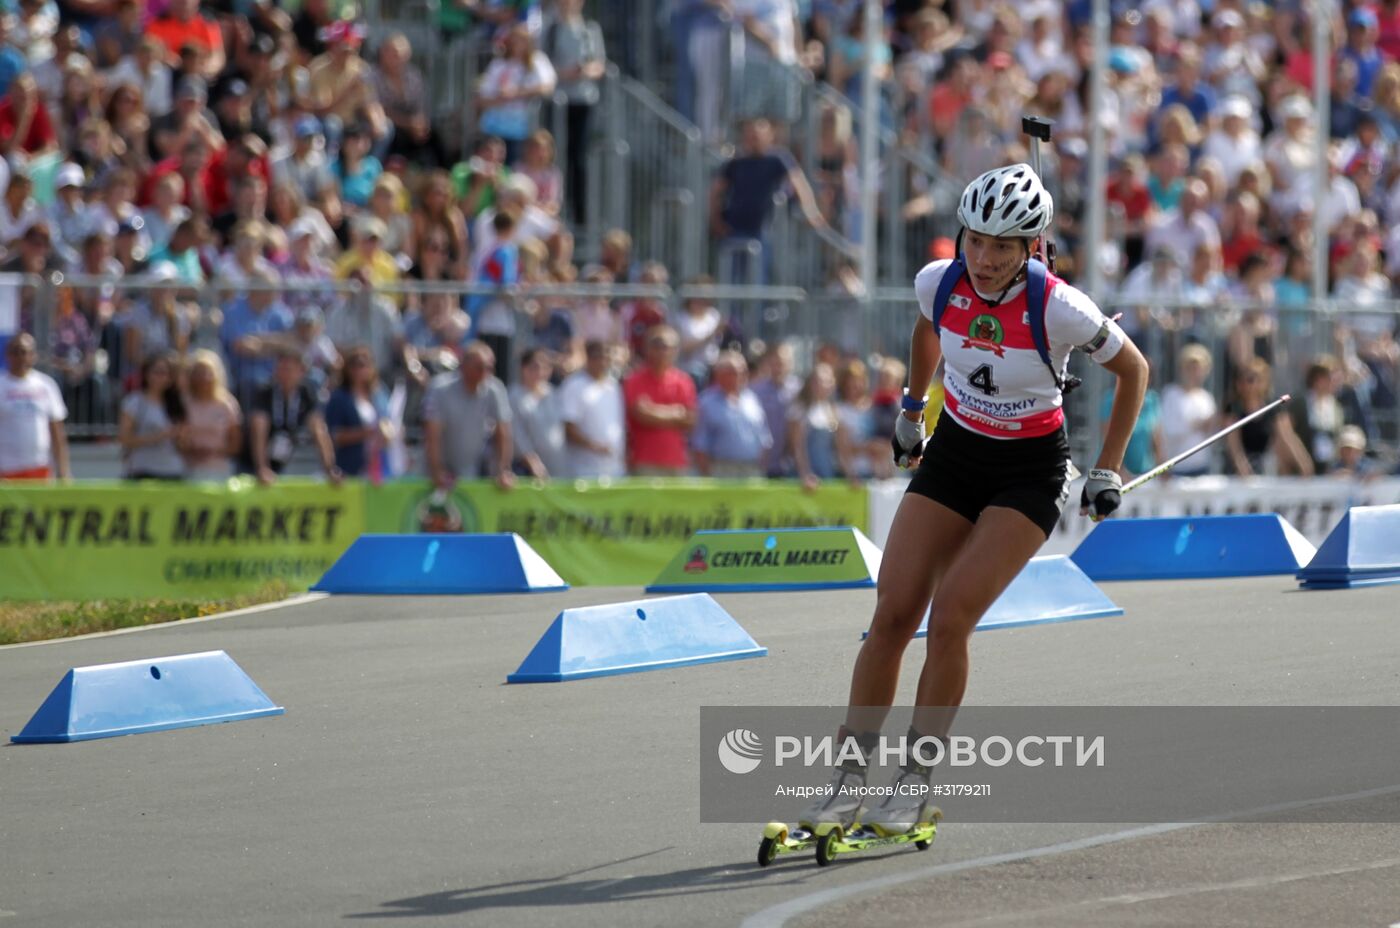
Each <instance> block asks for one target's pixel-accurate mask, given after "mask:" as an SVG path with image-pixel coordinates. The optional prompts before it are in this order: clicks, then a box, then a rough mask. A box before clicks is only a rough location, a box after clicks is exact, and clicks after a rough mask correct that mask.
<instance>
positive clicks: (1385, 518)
mask: <svg viewBox="0 0 1400 928" xmlns="http://www.w3.org/2000/svg"><path fill="white" fill-rule="evenodd" d="M1298 579H1299V580H1300V581H1302V583H1301V585H1302V587H1303V589H1305V590H1333V589H1346V588H1349V587H1355V586H1378V585H1380V584H1383V583H1400V504H1397V505H1392V506H1353V507H1352V508H1351V509H1348V510H1347V513H1346V515H1344V516H1342V521H1340V522H1338V523H1337V527H1336V528H1334V529H1332V534H1330V535H1328V536H1327V538H1326V540H1324V541H1323V542H1322V547H1320V548H1318V549H1317V555H1316V556H1315V557H1314V558H1313V559H1312V560H1311V561H1309V562H1308V565H1307V566H1306V567H1304V568H1303V569H1302V570H1300V571H1298Z"/></svg>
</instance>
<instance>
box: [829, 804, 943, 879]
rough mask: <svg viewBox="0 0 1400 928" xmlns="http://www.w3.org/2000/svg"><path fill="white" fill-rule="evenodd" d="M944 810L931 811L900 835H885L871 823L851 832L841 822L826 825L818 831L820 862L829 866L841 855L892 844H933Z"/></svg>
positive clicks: (925, 847)
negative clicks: (926, 817) (925, 817)
mask: <svg viewBox="0 0 1400 928" xmlns="http://www.w3.org/2000/svg"><path fill="white" fill-rule="evenodd" d="M942 817H943V813H942V812H940V811H939V810H937V809H934V810H932V814H931V815H929V816H928V821H921V822H919V823H918V824H917V825H915V826H914V827H913V828H911V829H909V830H908V831H904V832H900V833H899V834H885V833H883V832H882V831H880V830H879V829H877V828H875V827H873V826H870V825H860V826H858V827H856V828H855V829H854V830H852V831H850V832H846V831H843V830H842V829H841V827H840V826H839V825H835V826H826V827H825V828H822V829H819V830H818V834H817V865H818V866H820V867H828V866H830V865H831V862H832V861H833V860H835V859H836V855H838V854H853V853H855V852H857V851H867V850H871V849H873V848H877V847H893V846H895V845H898V844H912V845H914V847H916V848H918V849H919V850H921V851H926V850H928V849H929V848H930V847H932V846H933V839H934V838H935V837H936V836H937V834H938V821H939V819H941V818H942Z"/></svg>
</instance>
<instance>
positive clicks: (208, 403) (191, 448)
mask: <svg viewBox="0 0 1400 928" xmlns="http://www.w3.org/2000/svg"><path fill="white" fill-rule="evenodd" d="M226 383H227V380H226V378H225V376H224V364H223V362H222V361H220V360H219V356H218V354H216V353H215V352H213V351H209V350H207V349H203V348H201V349H200V350H198V351H196V352H195V353H194V356H193V358H192V360H191V362H190V369H189V394H188V395H187V396H186V397H185V428H184V430H183V431H182V432H179V433H177V435H176V444H177V446H178V447H179V449H180V453H181V454H183V455H184V457H185V475H186V476H187V477H188V478H189V479H190V480H225V479H227V478H229V477H231V476H233V462H234V458H235V457H236V456H237V455H238V452H239V449H240V448H241V447H242V444H243V412H242V409H241V408H240V406H239V405H238V401H237V400H236V399H234V398H233V394H231V393H229V391H228V387H227V386H226Z"/></svg>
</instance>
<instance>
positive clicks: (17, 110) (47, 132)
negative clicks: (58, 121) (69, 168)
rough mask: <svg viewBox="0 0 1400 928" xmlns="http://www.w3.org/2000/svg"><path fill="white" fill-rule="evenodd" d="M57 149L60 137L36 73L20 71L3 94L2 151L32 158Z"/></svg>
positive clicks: (0, 116)
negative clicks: (40, 92)
mask: <svg viewBox="0 0 1400 928" xmlns="http://www.w3.org/2000/svg"><path fill="white" fill-rule="evenodd" d="M56 148H58V136H57V135H56V134H55V133H54V129H53V123H51V122H50V121H49V111H48V108H47V107H45V106H44V101H43V100H42V99H41V98H40V96H39V88H38V87H37V86H36V85H35V83H34V76H33V75H32V74H29V73H28V72H26V73H24V74H20V75H19V76H18V77H16V78H15V79H14V80H13V81H11V82H10V91H9V93H7V94H5V96H4V97H0V152H3V153H4V154H5V155H6V156H9V155H12V154H15V153H16V152H23V153H24V154H25V155H26V156H28V157H29V158H31V159H32V158H34V157H35V156H38V155H43V154H46V153H47V152H49V151H51V150H53V149H56Z"/></svg>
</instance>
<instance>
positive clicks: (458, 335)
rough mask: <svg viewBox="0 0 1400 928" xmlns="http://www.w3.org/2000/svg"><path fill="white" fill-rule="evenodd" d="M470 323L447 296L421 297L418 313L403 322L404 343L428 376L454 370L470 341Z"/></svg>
mask: <svg viewBox="0 0 1400 928" xmlns="http://www.w3.org/2000/svg"><path fill="white" fill-rule="evenodd" d="M470 332H471V319H470V318H468V316H467V314H466V313H464V312H462V310H461V309H459V308H458V307H457V305H456V298H455V297H454V296H453V295H452V294H450V293H427V294H424V295H423V300H422V310H421V311H419V312H413V313H410V314H409V315H408V316H407V317H406V318H405V320H404V339H405V340H406V341H407V342H408V344H409V346H410V347H412V348H413V350H414V352H415V353H416V355H417V357H418V360H419V362H420V363H422V364H424V365H426V366H427V368H428V371H429V373H431V374H440V373H444V372H448V371H455V370H456V369H457V362H458V357H459V356H460V354H461V352H462V350H463V349H465V348H466V346H467V344H468V342H469V340H470V338H469V336H470Z"/></svg>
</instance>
